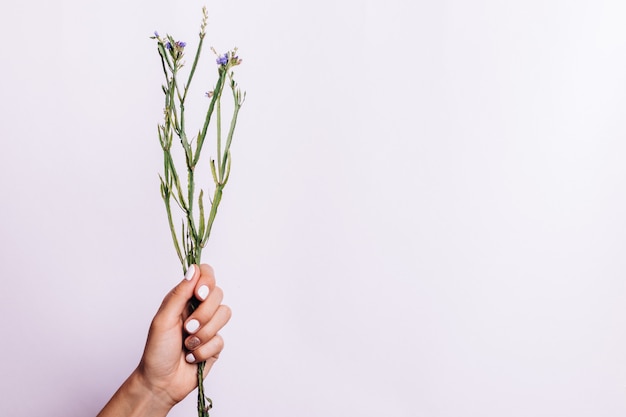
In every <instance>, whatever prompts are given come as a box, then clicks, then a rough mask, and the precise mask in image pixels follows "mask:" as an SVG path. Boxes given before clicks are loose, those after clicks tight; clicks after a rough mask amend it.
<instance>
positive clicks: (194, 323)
mask: <svg viewBox="0 0 626 417" xmlns="http://www.w3.org/2000/svg"><path fill="white" fill-rule="evenodd" d="M199 327H200V322H199V321H198V320H196V319H191V320H189V321H188V322H187V324H186V325H185V329H187V331H188V332H189V333H193V332H195V331H196V330H198V328H199Z"/></svg>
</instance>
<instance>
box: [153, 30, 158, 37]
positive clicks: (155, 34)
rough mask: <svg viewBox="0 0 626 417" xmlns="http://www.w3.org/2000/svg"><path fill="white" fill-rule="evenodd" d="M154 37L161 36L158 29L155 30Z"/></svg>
mask: <svg viewBox="0 0 626 417" xmlns="http://www.w3.org/2000/svg"><path fill="white" fill-rule="evenodd" d="M154 37H155V38H158V37H159V32H157V31H156V30H155V31H154Z"/></svg>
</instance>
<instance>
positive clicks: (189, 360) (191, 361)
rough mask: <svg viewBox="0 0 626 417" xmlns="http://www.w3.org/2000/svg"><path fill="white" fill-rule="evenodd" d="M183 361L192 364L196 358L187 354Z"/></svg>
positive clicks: (191, 354)
mask: <svg viewBox="0 0 626 417" xmlns="http://www.w3.org/2000/svg"><path fill="white" fill-rule="evenodd" d="M185 360H186V361H187V362H189V363H194V362H195V361H196V358H195V356H193V353H188V354H187V356H185Z"/></svg>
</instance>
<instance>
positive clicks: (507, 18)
mask: <svg viewBox="0 0 626 417" xmlns="http://www.w3.org/2000/svg"><path fill="white" fill-rule="evenodd" d="M206 4H207V6H208V7H209V10H210V24H209V28H208V37H207V41H208V42H207V43H208V44H211V45H214V46H215V47H216V48H217V49H219V50H226V49H228V48H230V47H232V46H235V45H236V46H239V48H240V55H241V56H242V57H243V58H244V63H245V65H243V66H242V67H241V68H239V69H237V74H238V77H239V82H240V84H241V85H242V87H244V88H245V89H246V90H247V92H248V100H247V102H246V104H245V107H244V109H243V110H242V114H241V118H240V126H239V130H238V132H237V136H236V138H235V143H234V145H233V171H232V176H231V180H230V183H229V185H228V188H227V191H226V194H225V197H224V201H223V206H222V207H221V211H220V213H219V216H218V219H217V223H216V227H215V230H214V235H213V236H212V241H211V244H210V247H209V248H208V250H207V252H206V260H207V261H208V262H210V263H211V264H212V265H213V266H214V267H215V270H216V273H217V277H218V281H219V283H220V285H221V286H222V287H223V288H224V291H225V294H226V302H227V303H228V304H229V305H230V306H231V307H232V309H233V312H234V316H233V319H232V321H231V323H230V324H229V325H228V327H227V329H225V330H224V332H223V336H224V338H225V340H226V349H225V351H224V353H223V355H222V357H221V359H220V361H219V363H218V365H217V366H216V368H215V369H214V372H212V374H211V375H210V377H209V379H208V390H209V392H210V393H211V395H212V397H213V399H214V400H215V404H216V408H215V411H214V412H213V413H212V414H211V415H212V416H215V417H221V416H222V417H244V416H253V415H260V416H274V417H282V416H284V417H288V416H289V417H292V416H300V417H307V416H311V417H312V416H316V417H317V416H324V417H340V416H341V417H345V416H362V417H374V416H394V417H419V416H426V417H435V416H446V417H448V416H449V417H456V416H465V417H469V416H477V417H478V416H480V417H501V416H507V417H517V416H519V417H527V416H533V417H540V416H546V417H547V416H550V417H554V416H568V417H582V416H594V417H595V416H603V417H618V416H619V417H622V416H624V415H625V414H626V281H625V276H626V257H625V256H624V253H625V252H626V220H625V219H626V197H625V196H626V163H625V161H626V141H625V138H626V123H625V120H626V118H625V115H626V25H625V24H624V22H625V21H626V3H624V2H623V1H621V0H615V1H609V0H598V1H594V2H590V1H576V0H574V1H572V0H569V1H565V0H562V1H561V0H547V1H546V0H542V1H537V0H530V1H511V0H505V1H501V0H475V1H461V0H449V1H439V2H434V1H420V0H411V1H409V0H404V1H401V0H386V1H382V0H366V1H356V0H352V1H349V0H333V1H329V0H319V1H316V2H306V3H305V2H294V1H287V0H267V1H260V2H259V1H251V0H233V1H229V2H213V1H211V2H207V3H206ZM202 5H203V3H202V2H200V1H198V0H193V1H186V2H174V1H164V0H152V1H147V0H136V1H131V2H128V1H121V0H109V1H107V2H102V1H98V2H80V1H77V0H65V1H57V2H44V1H42V0H31V1H24V2H18V1H16V0H12V1H7V2H6V4H3V7H2V12H1V13H0V35H1V39H2V49H1V52H0V91H1V92H0V97H1V100H0V126H1V129H2V132H1V134H0V137H1V142H0V143H1V147H0V193H1V196H2V197H1V199H2V200H1V201H2V204H0V243H1V250H0V260H1V262H0V276H2V288H1V290H0V330H1V332H2V333H1V336H0V392H1V393H2V394H1V396H0V398H1V399H0V415H3V416H31V415H47V416H64V417H79V416H81V417H82V416H89V415H95V414H96V413H97V412H98V411H99V409H100V408H101V407H102V405H103V404H104V403H105V402H106V401H107V399H108V398H109V397H110V395H111V394H112V393H113V392H114V391H115V389H116V388H117V387H118V386H119V384H120V383H121V382H122V381H123V380H124V378H125V377H126V376H127V375H128V373H129V372H130V371H131V370H132V369H133V368H134V366H136V364H137V361H138V360H139V357H140V355H141V351H142V348H143V343H144V340H145V336H146V330H147V328H148V324H149V322H150V319H151V318H152V315H153V314H154V312H155V310H156V308H157V306H158V305H159V304H160V301H161V299H162V297H163V295H164V294H165V293H166V292H167V291H168V290H169V289H170V288H171V287H172V286H174V285H175V284H176V283H177V282H178V281H179V280H180V279H181V273H180V270H179V266H178V264H177V262H178V261H177V259H176V257H175V254H174V252H173V249H172V247H171V243H170V241H169V236H168V231H167V227H166V222H165V215H164V210H163V207H162V205H161V204H162V203H161V201H160V196H159V191H158V177H157V173H158V172H159V170H160V168H161V159H160V158H161V155H160V150H159V146H158V143H157V138H156V123H157V122H158V121H159V118H160V115H161V109H162V99H161V92H160V83H161V76H162V75H161V73H160V68H159V62H158V58H157V54H156V51H155V48H154V44H153V42H152V41H151V40H150V39H148V37H149V36H150V34H151V33H152V31H153V30H155V29H158V30H159V31H161V33H165V32H169V33H171V34H174V35H175V36H176V37H177V38H180V39H183V40H186V41H187V42H189V44H190V45H191V44H195V41H196V33H197V29H198V25H199V21H200V9H201V7H202ZM205 57H206V61H205V62H204V65H205V66H204V68H205V69H206V71H207V72H206V74H208V75H206V80H210V79H211V78H210V74H212V71H213V68H212V60H211V59H210V56H209V54H207V55H206V56H205ZM207 85H208V83H207ZM207 89H208V88H207ZM196 91H197V92H198V94H201V93H202V92H203V91H204V90H202V91H199V90H196ZM207 175H208V174H207ZM194 413H195V405H194V398H193V396H191V397H190V398H189V399H188V401H186V402H184V403H182V404H181V405H180V406H178V407H177V408H176V409H175V410H174V411H173V412H172V413H171V415H172V416H174V417H179V416H180V417H182V416H192V415H194Z"/></svg>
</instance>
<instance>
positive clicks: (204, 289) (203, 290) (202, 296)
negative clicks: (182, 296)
mask: <svg viewBox="0 0 626 417" xmlns="http://www.w3.org/2000/svg"><path fill="white" fill-rule="evenodd" d="M207 295H209V287H207V286H206V285H203V286H201V287H200V288H198V297H200V299H201V300H202V301H204V300H206V297H207Z"/></svg>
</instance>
